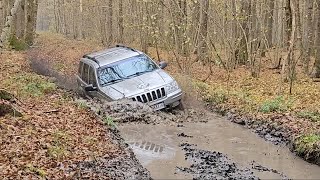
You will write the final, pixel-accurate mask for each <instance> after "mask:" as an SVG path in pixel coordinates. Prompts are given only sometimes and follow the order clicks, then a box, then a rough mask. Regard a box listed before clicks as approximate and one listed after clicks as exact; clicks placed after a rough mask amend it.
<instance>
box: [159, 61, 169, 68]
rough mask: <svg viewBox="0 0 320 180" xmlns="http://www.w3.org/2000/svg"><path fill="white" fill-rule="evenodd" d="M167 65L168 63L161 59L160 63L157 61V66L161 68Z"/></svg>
mask: <svg viewBox="0 0 320 180" xmlns="http://www.w3.org/2000/svg"><path fill="white" fill-rule="evenodd" d="M167 66H168V63H166V62H164V61H161V62H160V63H159V67H160V68H161V69H164V68H166V67H167Z"/></svg>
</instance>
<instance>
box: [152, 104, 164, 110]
mask: <svg viewBox="0 0 320 180" xmlns="http://www.w3.org/2000/svg"><path fill="white" fill-rule="evenodd" d="M164 107H165V106H164V103H159V104H155V105H152V106H151V108H153V109H155V110H159V109H163V108H164Z"/></svg>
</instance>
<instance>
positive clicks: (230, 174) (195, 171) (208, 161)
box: [177, 143, 259, 180]
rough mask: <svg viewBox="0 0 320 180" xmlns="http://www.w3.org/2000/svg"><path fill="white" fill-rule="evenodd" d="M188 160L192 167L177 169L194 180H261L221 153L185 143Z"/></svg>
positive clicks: (183, 147) (184, 148) (183, 146)
mask: <svg viewBox="0 0 320 180" xmlns="http://www.w3.org/2000/svg"><path fill="white" fill-rule="evenodd" d="M182 149H183V150H184V151H185V158H186V160H188V161H190V162H191V163H192V164H191V166H190V167H177V171H178V173H181V172H182V173H188V174H191V175H192V176H193V179H199V180H200V179H259V178H258V177H256V176H254V175H253V172H252V171H250V170H249V169H240V168H239V167H237V165H236V164H235V163H233V162H232V161H231V160H230V159H228V157H227V156H226V155H224V154H222V153H220V152H215V151H213V152H211V151H205V150H200V149H196V148H195V147H194V146H193V145H190V144H187V143H184V144H182Z"/></svg>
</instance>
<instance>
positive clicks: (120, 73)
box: [98, 54, 158, 86]
mask: <svg viewBox="0 0 320 180" xmlns="http://www.w3.org/2000/svg"><path fill="white" fill-rule="evenodd" d="M155 69H158V66H156V65H155V63H154V62H153V61H152V60H151V59H150V58H148V57H147V56H146V55H144V54H140V55H138V56H134V57H130V58H128V59H125V60H123V61H120V62H116V63H113V64H110V65H108V66H107V67H105V68H102V69H101V70H100V71H99V72H98V75H99V80H100V84H101V86H105V85H108V84H112V83H116V82H119V81H122V80H124V79H129V78H132V77H136V76H140V75H141V74H144V73H147V72H151V71H154V70H155Z"/></svg>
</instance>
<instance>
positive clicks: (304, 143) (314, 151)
mask: <svg viewBox="0 0 320 180" xmlns="http://www.w3.org/2000/svg"><path fill="white" fill-rule="evenodd" d="M319 144H320V135H319V134H308V135H303V136H300V137H298V138H297V139H296V140H295V142H294V145H295V151H296V152H297V153H298V155H300V156H303V157H305V159H307V160H309V159H314V160H315V159H319V158H320V147H319Z"/></svg>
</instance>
